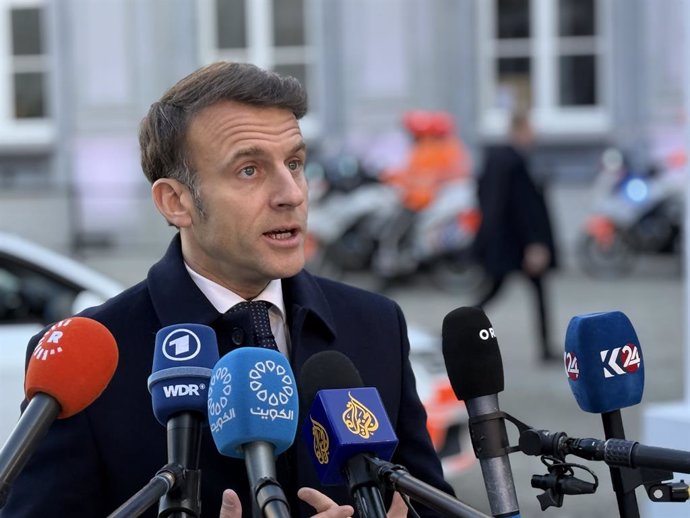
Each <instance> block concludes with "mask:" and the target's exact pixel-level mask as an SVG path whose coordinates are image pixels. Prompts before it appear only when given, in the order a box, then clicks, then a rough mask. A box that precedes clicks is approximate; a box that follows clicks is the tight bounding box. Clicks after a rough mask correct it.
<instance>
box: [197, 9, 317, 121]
mask: <svg viewBox="0 0 690 518" xmlns="http://www.w3.org/2000/svg"><path fill="white" fill-rule="evenodd" d="M200 6H201V12H200V16H199V20H200V24H201V26H200V31H199V33H200V35H201V38H202V42H201V48H202V61H203V62H205V63H210V62H212V61H217V60H228V61H246V62H250V63H254V64H256V65H258V66H260V67H262V68H267V69H270V70H275V71H276V72H278V73H280V74H287V75H291V76H294V77H296V78H297V79H298V80H299V81H300V82H301V83H302V84H303V85H304V86H305V87H306V88H307V89H308V91H309V95H310V97H312V96H313V95H314V94H315V92H314V91H313V90H314V89H313V88H312V83H313V82H314V81H311V77H312V75H313V67H314V63H313V59H312V55H313V52H312V49H311V48H310V46H309V38H308V34H307V26H306V22H305V20H306V12H305V0H204V2H202V3H200ZM313 115H314V114H313V113H312V112H311V111H310V115H309V116H307V117H306V118H305V120H304V121H303V122H302V129H303V132H304V131H305V128H307V129H308V128H310V127H311V124H312V123H313V119H314V116H313Z"/></svg>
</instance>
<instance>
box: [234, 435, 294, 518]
mask: <svg viewBox="0 0 690 518" xmlns="http://www.w3.org/2000/svg"><path fill="white" fill-rule="evenodd" d="M242 449H243V450H244V464H245V466H246V468H247V478H248V479H249V487H251V490H252V493H253V494H254V503H255V504H256V509H258V510H259V514H260V516H263V517H265V518H290V507H289V505H288V501H287V497H286V496H285V493H284V492H283V488H282V487H281V485H280V484H279V483H278V481H277V480H276V463H275V456H274V452H275V448H274V446H273V445H272V444H271V443H269V442H266V441H253V442H250V443H247V444H244V445H243V446H242Z"/></svg>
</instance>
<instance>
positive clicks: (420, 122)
mask: <svg viewBox="0 0 690 518" xmlns="http://www.w3.org/2000/svg"><path fill="white" fill-rule="evenodd" d="M403 125H404V126H405V129H407V131H408V132H409V133H410V135H411V136H412V138H413V139H414V142H413V144H412V148H411V150H410V153H409V155H408V158H407V163H406V164H405V166H404V167H402V168H396V169H391V170H388V171H386V172H384V175H383V181H384V182H386V183H388V184H390V185H394V186H396V187H397V188H399V189H400V190H401V196H402V200H403V204H404V205H405V207H407V208H408V209H410V210H412V211H414V212H419V211H421V210H423V209H424V208H426V207H427V206H428V205H429V204H431V202H432V201H433V200H434V199H435V198H436V194H437V192H438V190H439V189H441V188H442V187H443V186H444V185H445V184H446V183H448V182H451V181H457V180H462V179H465V178H467V177H469V176H470V173H471V164H470V159H469V154H468V153H467V150H466V149H465V146H464V145H463V143H462V141H461V140H460V138H458V136H457V134H456V132H455V125H454V124H453V118H452V117H451V116H450V115H449V114H448V113H445V112H424V111H411V112H407V113H406V114H405V115H404V116H403Z"/></svg>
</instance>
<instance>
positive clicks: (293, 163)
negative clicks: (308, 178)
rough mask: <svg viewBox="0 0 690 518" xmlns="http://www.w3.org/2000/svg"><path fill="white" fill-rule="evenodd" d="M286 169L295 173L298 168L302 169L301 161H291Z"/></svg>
mask: <svg viewBox="0 0 690 518" xmlns="http://www.w3.org/2000/svg"><path fill="white" fill-rule="evenodd" d="M288 167H289V168H290V171H297V170H299V168H300V167H302V161H301V160H291V161H290V162H288Z"/></svg>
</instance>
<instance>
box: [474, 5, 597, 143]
mask: <svg viewBox="0 0 690 518" xmlns="http://www.w3.org/2000/svg"><path fill="white" fill-rule="evenodd" d="M607 4H608V2H607V0H492V1H488V2H481V4H480V7H479V14H480V27H481V30H480V31H479V33H480V38H481V41H480V49H482V63H481V65H480V68H481V70H482V73H481V77H482V88H480V91H481V92H482V96H483V97H482V99H481V106H482V127H483V129H484V132H485V133H486V134H488V135H490V134H493V133H501V132H503V131H504V130H505V124H506V121H507V114H508V113H509V112H510V111H511V110H513V109H516V108H529V109H530V110H531V111H532V113H533V119H534V121H535V125H536V126H537V128H538V129H539V130H541V131H544V132H548V133H553V134H558V133H559V132H562V133H569V134H571V133H578V132H580V133H596V132H603V131H606V129H607V127H608V115H607V107H606V96H605V95H604V92H605V91H606V88H605V86H606V85H605V81H606V78H605V77H604V75H603V74H602V73H601V71H602V70H604V66H603V63H604V61H605V59H606V57H607V55H606V54H607V50H606V49H607V46H606V43H605V42H606V41H607V37H606V36H607V34H606V27H607V26H608V25H607V24H606V23H605V21H606V20H605V19H606V16H607Z"/></svg>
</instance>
